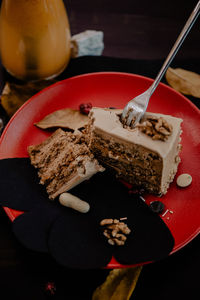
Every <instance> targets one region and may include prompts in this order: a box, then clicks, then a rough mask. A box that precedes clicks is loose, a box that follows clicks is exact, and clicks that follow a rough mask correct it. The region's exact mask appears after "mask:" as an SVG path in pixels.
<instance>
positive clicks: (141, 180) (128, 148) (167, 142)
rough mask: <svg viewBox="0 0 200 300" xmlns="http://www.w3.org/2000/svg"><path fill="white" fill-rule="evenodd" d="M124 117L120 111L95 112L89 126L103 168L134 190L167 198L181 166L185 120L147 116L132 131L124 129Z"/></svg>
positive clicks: (90, 136) (89, 132)
mask: <svg viewBox="0 0 200 300" xmlns="http://www.w3.org/2000/svg"><path fill="white" fill-rule="evenodd" d="M121 114H122V110H119V109H103V108H92V110H91V112H90V114H89V117H90V122H89V126H88V136H89V139H90V143H89V147H90V149H91V151H92V152H93V153H94V155H95V157H96V158H97V159H98V161H99V162H100V163H101V164H102V165H104V166H106V167H110V168H111V169H113V170H114V171H115V173H116V175H117V177H119V178H121V179H123V180H125V181H127V182H129V183H131V184H132V185H133V186H134V187H135V188H137V189H138V188H139V189H140V188H141V189H143V190H145V191H147V192H149V193H153V194H158V195H162V194H165V193H166V192H167V189H168V188H169V184H170V182H172V181H173V179H174V176H175V174H176V172H177V168H178V164H179V162H180V157H179V152H180V149H181V146H180V134H181V122H182V119H179V118H175V117H172V116H168V115H162V114H155V113H146V114H145V115H144V120H143V121H142V123H141V124H139V125H138V126H136V127H135V128H133V129H132V128H130V127H126V128H124V126H123V124H122V122H121V120H120V117H119V116H120V115H121ZM144 122H145V123H144ZM150 123H151V125H150Z"/></svg>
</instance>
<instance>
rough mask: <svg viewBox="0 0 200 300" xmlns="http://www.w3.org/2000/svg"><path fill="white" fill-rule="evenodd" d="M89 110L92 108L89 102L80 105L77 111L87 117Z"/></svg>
mask: <svg viewBox="0 0 200 300" xmlns="http://www.w3.org/2000/svg"><path fill="white" fill-rule="evenodd" d="M91 108H92V104H91V103H90V102H89V103H81V104H80V105H79V110H80V112H81V113H82V114H84V115H88V114H89V112H90V110H91Z"/></svg>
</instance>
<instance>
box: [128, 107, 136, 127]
mask: <svg viewBox="0 0 200 300" xmlns="http://www.w3.org/2000/svg"><path fill="white" fill-rule="evenodd" d="M134 116H135V111H134V110H133V109H132V110H130V109H129V111H128V119H127V121H126V124H127V125H128V126H130V124H131V122H132V120H133V118H134Z"/></svg>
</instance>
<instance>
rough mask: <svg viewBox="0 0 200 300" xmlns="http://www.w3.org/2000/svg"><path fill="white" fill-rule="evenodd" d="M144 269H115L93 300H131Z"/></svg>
mask: <svg viewBox="0 0 200 300" xmlns="http://www.w3.org/2000/svg"><path fill="white" fill-rule="evenodd" d="M141 270H142V267H135V268H124V269H114V270H112V271H110V273H109V275H108V276H107V278H106V281H105V282H104V283H103V284H102V285H101V286H99V287H98V288H97V289H96V290H95V291H94V293H93V296H92V300H129V299H130V297H131V295H132V293H133V291H134V289H135V286H136V284H137V281H138V278H139V275H140V272H141Z"/></svg>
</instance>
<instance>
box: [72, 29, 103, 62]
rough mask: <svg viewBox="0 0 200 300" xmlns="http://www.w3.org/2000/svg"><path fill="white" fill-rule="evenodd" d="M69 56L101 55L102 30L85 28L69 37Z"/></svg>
mask: <svg viewBox="0 0 200 300" xmlns="http://www.w3.org/2000/svg"><path fill="white" fill-rule="evenodd" d="M71 46H72V47H71V56H72V57H73V58H75V57H79V56H85V55H101V54H102V52H103V49H104V43H103V32H102V31H96V30H86V31H84V32H81V33H78V34H75V35H73V36H72V38H71Z"/></svg>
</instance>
